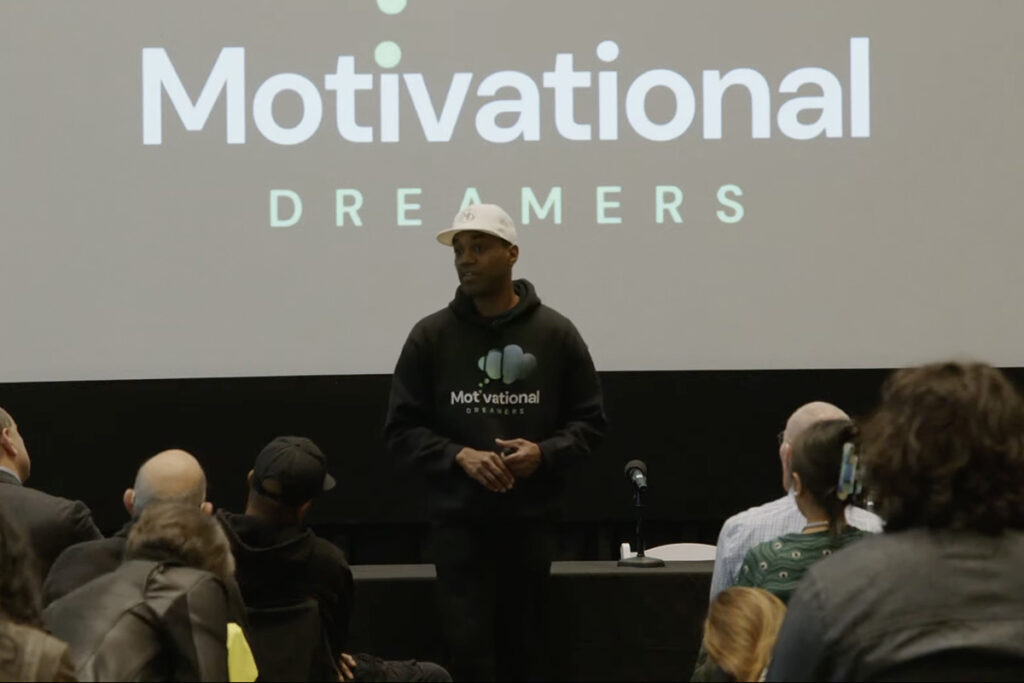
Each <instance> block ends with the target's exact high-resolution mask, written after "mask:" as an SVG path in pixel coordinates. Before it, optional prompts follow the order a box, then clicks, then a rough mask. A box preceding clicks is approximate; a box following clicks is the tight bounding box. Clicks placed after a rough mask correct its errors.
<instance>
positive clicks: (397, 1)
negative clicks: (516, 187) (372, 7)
mask: <svg viewBox="0 0 1024 683" xmlns="http://www.w3.org/2000/svg"><path fill="white" fill-rule="evenodd" d="M405 3H406V0H377V7H379V8H380V11H381V12H383V13H384V14H398V13H399V12H401V11H402V10H404V9H405Z"/></svg>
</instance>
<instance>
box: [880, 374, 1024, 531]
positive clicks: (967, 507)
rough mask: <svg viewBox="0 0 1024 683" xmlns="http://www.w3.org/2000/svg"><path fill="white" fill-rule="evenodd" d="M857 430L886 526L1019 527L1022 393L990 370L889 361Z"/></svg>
mask: <svg viewBox="0 0 1024 683" xmlns="http://www.w3.org/2000/svg"><path fill="white" fill-rule="evenodd" d="M862 432H863V434H862V439H861V463H862V464H863V465H864V469H865V486H866V487H867V489H868V490H869V492H870V494H871V495H872V496H873V497H874V498H875V500H876V503H877V505H878V512H879V513H880V515H881V517H883V518H884V519H885V520H886V530H887V531H892V530H898V529H906V528H910V527H931V528H933V529H943V528H949V529H973V530H976V531H980V532H984V533H993V534H995V533H999V532H1000V531H1002V530H1003V529H1007V528H1014V529H1024V400H1022V399H1021V396H1020V394H1019V393H1018V392H1017V391H1016V389H1014V387H1013V385H1012V384H1011V383H1010V382H1009V380H1007V378H1006V377H1005V376H1004V375H1003V373H1001V372H1000V371H999V370H996V369H995V368H993V367H990V366H988V365H984V364H981V363H952V362H950V363H936V364H932V365H925V366H922V367H916V368H907V369H904V370H899V371H897V372H895V373H893V375H892V376H891V377H890V378H889V379H888V380H887V381H886V383H885V386H884V388H883V390H882V401H881V404H880V405H879V407H878V408H877V410H876V411H875V413H874V414H873V415H872V416H871V418H870V419H869V420H868V421H867V422H865V424H864V426H863V430H862Z"/></svg>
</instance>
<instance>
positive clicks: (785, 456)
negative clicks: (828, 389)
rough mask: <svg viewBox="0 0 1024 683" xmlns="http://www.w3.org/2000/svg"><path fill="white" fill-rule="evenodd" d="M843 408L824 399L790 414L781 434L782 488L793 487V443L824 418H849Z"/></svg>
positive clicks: (812, 402) (805, 405) (804, 405)
mask: <svg viewBox="0 0 1024 683" xmlns="http://www.w3.org/2000/svg"><path fill="white" fill-rule="evenodd" d="M849 419H850V416H849V415H847V414H846V413H845V412H843V410H842V408H839V407H838V406H834V405H832V404H831V403H825V402H824V401H811V402H810V403H805V404H803V405H802V406H800V407H799V408H797V409H796V410H794V411H793V414H792V415H790V416H789V419H788V420H786V428H785V429H784V430H783V431H782V432H781V433H780V434H779V460H780V462H781V463H782V488H783V489H784V490H786V491H789V490H790V489H791V488H792V487H793V444H794V443H795V442H796V440H797V439H798V438H800V435H801V434H803V433H804V430H805V429H807V428H808V427H810V426H811V425H812V424H814V423H815V422H821V421H822V420H849Z"/></svg>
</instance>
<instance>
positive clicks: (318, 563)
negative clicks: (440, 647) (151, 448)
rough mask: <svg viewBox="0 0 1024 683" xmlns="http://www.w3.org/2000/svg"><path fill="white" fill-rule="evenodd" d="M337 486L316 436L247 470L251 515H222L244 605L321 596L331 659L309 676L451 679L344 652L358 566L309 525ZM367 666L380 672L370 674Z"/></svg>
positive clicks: (265, 455)
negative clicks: (318, 502)
mask: <svg viewBox="0 0 1024 683" xmlns="http://www.w3.org/2000/svg"><path fill="white" fill-rule="evenodd" d="M334 486H335V480H334V477H332V476H331V475H330V474H329V473H328V472H327V458H326V456H324V454H323V452H322V451H321V450H320V449H319V448H318V447H317V445H316V444H315V443H313V442H312V441H311V440H310V439H307V438H304V437H298V436H281V437H278V438H276V439H274V440H273V441H271V442H270V443H269V444H267V445H266V446H265V447H264V448H263V450H262V451H260V453H259V455H257V456H256V462H255V464H254V465H253V468H252V470H250V471H249V498H248V501H247V503H246V507H245V514H244V515H237V514H232V513H229V512H225V511H223V510H221V511H219V512H218V513H217V517H218V519H220V521H221V523H222V524H223V525H224V528H225V530H226V531H227V534H228V539H229V540H230V541H231V547H232V552H233V554H234V556H235V563H236V569H235V578H236V580H237V581H238V586H239V588H240V589H241V591H242V597H243V599H244V600H245V604H246V607H248V608H255V609H260V608H268V607H280V606H282V605H293V604H297V603H300V602H302V601H304V600H308V599H310V598H312V599H314V600H316V601H317V603H318V605H319V607H320V619H321V622H322V626H323V629H324V633H325V635H326V637H327V641H328V644H329V647H330V650H331V652H330V653H329V654H330V657H331V660H330V661H325V662H321V663H319V664H320V666H319V667H316V666H315V667H314V669H313V670H311V671H310V672H309V675H310V678H309V679H308V680H328V678H329V677H330V676H331V674H332V673H333V672H332V671H331V669H332V668H336V669H338V670H339V671H340V672H341V673H342V674H343V677H344V678H346V679H350V678H351V677H352V674H353V673H354V674H355V675H356V676H357V677H358V678H362V679H365V680H412V681H446V680H451V679H450V677H449V676H448V674H447V672H446V671H444V669H442V668H441V667H439V666H437V665H436V664H431V663H427V662H422V663H420V662H413V661H409V662H385V661H381V660H379V659H377V658H375V657H369V656H357V657H356V658H355V659H354V658H352V657H350V656H349V655H347V654H343V653H344V651H345V644H346V642H347V640H348V626H349V617H350V616H351V613H352V602H353V582H352V571H351V569H349V566H348V563H347V562H346V561H345V555H344V553H342V552H341V550H340V549H339V548H338V547H337V546H335V545H333V544H332V543H329V542H328V541H325V540H324V539H322V538H319V537H317V536H316V534H314V533H313V532H312V531H311V530H310V529H307V528H305V527H304V526H303V521H304V520H305V518H306V515H307V514H308V513H309V509H310V507H311V506H312V501H313V499H314V498H316V497H317V496H318V495H320V494H321V493H323V492H324V491H330V490H331V489H333V488H334ZM281 647H282V648H287V647H288V644H287V643H282V644H281ZM255 654H256V658H257V661H261V660H265V659H266V658H267V656H268V655H269V656H270V657H271V658H273V657H274V653H261V652H256V653H255ZM261 654H262V655H263V657H261ZM357 660H358V661H357ZM316 664H317V663H314V665H316ZM368 667H371V668H373V669H374V670H373V671H372V672H364V671H363V669H366V668H368ZM335 675H336V674H335Z"/></svg>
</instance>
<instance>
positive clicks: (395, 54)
mask: <svg viewBox="0 0 1024 683" xmlns="http://www.w3.org/2000/svg"><path fill="white" fill-rule="evenodd" d="M373 58H374V60H376V62H377V66H379V67H380V68H382V69H391V68H394V67H396V66H398V63H399V62H400V61H402V48H400V47H398V43H395V42H392V41H390V40H385V41H383V42H381V43H379V44H378V45H377V49H376V50H374V51H373Z"/></svg>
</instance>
